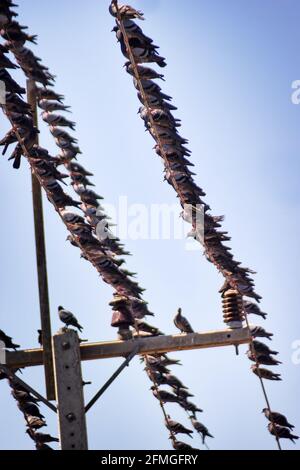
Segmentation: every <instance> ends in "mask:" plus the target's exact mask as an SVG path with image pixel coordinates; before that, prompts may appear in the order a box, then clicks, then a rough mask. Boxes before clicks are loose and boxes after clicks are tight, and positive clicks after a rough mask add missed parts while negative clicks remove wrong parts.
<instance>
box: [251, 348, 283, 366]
mask: <svg viewBox="0 0 300 470" xmlns="http://www.w3.org/2000/svg"><path fill="white" fill-rule="evenodd" d="M246 354H247V357H248V359H250V361H253V362H256V361H257V362H258V363H259V364H263V365H265V366H278V365H279V364H282V362H280V361H278V360H277V359H274V358H273V357H272V356H269V355H268V354H263V353H257V354H253V352H252V351H251V350H250V349H249V350H248V351H247V353H246Z"/></svg>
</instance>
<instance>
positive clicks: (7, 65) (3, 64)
mask: <svg viewBox="0 0 300 470" xmlns="http://www.w3.org/2000/svg"><path fill="white" fill-rule="evenodd" d="M0 68H1V69H2V68H3V69H17V68H18V66H17V65H15V64H14V63H13V62H11V60H9V58H8V57H6V56H5V55H4V54H3V53H2V52H1V51H0Z"/></svg>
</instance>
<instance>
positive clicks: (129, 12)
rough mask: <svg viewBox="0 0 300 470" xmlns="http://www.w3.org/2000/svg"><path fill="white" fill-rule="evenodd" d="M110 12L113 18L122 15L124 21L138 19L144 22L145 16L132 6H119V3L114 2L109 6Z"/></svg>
mask: <svg viewBox="0 0 300 470" xmlns="http://www.w3.org/2000/svg"><path fill="white" fill-rule="evenodd" d="M109 12H110V14H111V15H112V16H114V17H117V15H118V14H119V15H120V18H121V19H122V20H125V19H128V20H130V19H133V18H137V19H139V20H143V19H144V18H143V16H144V14H143V13H142V12H141V11H138V10H135V9H134V8H132V7H131V6H130V5H118V3H117V1H115V0H113V1H112V2H111V4H110V6H109Z"/></svg>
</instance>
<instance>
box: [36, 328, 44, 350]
mask: <svg viewBox="0 0 300 470" xmlns="http://www.w3.org/2000/svg"><path fill="white" fill-rule="evenodd" d="M37 333H38V343H39V345H40V346H41V347H43V332H42V330H37Z"/></svg>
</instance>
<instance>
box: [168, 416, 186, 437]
mask: <svg viewBox="0 0 300 470" xmlns="http://www.w3.org/2000/svg"><path fill="white" fill-rule="evenodd" d="M165 425H166V427H167V428H168V429H169V430H170V431H172V432H173V433H174V434H187V435H188V436H190V437H192V434H193V431H192V430H191V429H187V428H186V427H184V426H183V424H181V423H178V422H177V421H174V420H173V419H171V418H170V416H169V415H167V419H166V420H165Z"/></svg>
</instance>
